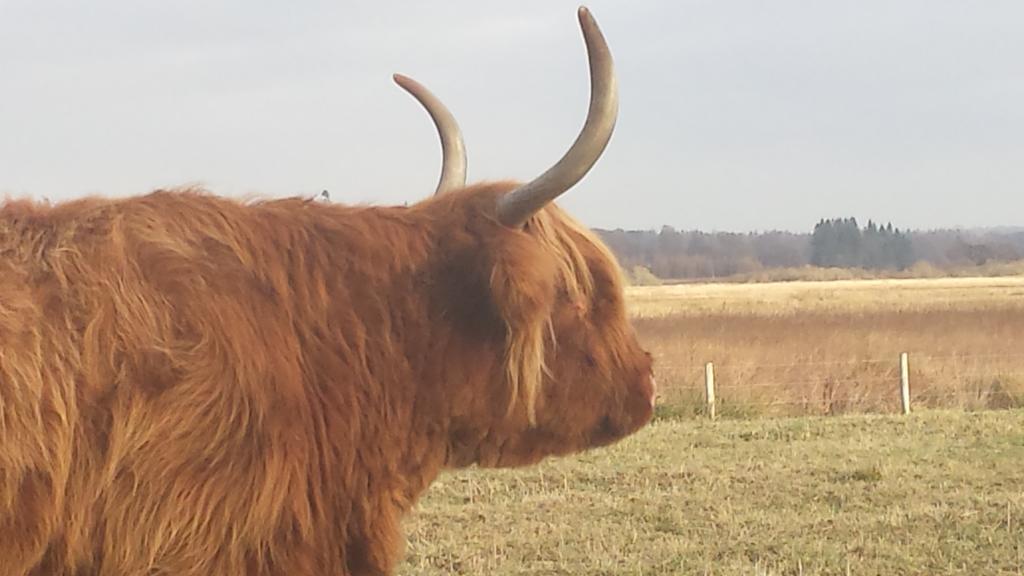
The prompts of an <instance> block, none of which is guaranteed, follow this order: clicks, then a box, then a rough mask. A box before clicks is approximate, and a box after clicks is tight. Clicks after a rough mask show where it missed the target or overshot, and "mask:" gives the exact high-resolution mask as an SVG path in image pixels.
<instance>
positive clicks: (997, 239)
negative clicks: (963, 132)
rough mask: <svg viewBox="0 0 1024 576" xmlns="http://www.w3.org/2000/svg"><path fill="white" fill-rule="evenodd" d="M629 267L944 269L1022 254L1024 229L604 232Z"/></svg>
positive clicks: (679, 271)
mask: <svg viewBox="0 0 1024 576" xmlns="http://www.w3.org/2000/svg"><path fill="white" fill-rule="evenodd" d="M598 233H599V234H600V235H601V237H602V238H603V240H604V241H605V242H606V243H607V244H608V246H609V247H610V248H611V249H612V251H613V252H615V254H616V256H617V257H618V259H619V261H620V263H621V264H622V265H623V267H624V268H625V269H626V270H627V271H633V270H634V269H643V270H644V271H648V272H649V273H651V274H653V275H654V276H656V277H658V278H662V279H698V278H726V277H729V276H736V275H743V274H751V273H756V272H761V271H764V270H771V269H776V268H799V267H806V266H816V267H819V268H852V269H863V270H872V271H883V270H889V271H905V270H907V269H908V268H911V267H913V266H919V265H922V264H927V265H928V266H931V267H934V268H938V269H940V270H949V269H962V268H965V267H971V266H982V265H985V264H990V263H996V262H1013V261H1019V260H1024V229H985V230H928V231H916V230H915V231H910V230H900V229H899V228H897V227H894V226H893V225H892V224H891V223H889V222H887V223H885V224H884V225H882V224H879V223H876V222H874V221H868V223H867V224H866V225H865V226H863V227H862V226H860V225H859V224H858V222H857V220H856V219H855V218H836V219H822V220H821V221H819V222H818V223H817V224H816V225H815V226H814V228H813V230H812V231H811V232H810V233H793V232H779V231H771V232H757V233H732V232H702V231H696V230H694V231H682V230H676V229H674V228H672V227H671V226H663V227H662V228H661V230H657V231H655V230H621V229H617V230H598Z"/></svg>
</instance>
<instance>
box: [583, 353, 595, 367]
mask: <svg viewBox="0 0 1024 576" xmlns="http://www.w3.org/2000/svg"><path fill="white" fill-rule="evenodd" d="M583 362H585V363H586V364H587V366H590V367H591V368H593V367H594V366H597V360H595V359H594V356H593V355H592V354H584V355H583Z"/></svg>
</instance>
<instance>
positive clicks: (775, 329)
mask: <svg viewBox="0 0 1024 576" xmlns="http://www.w3.org/2000/svg"><path fill="white" fill-rule="evenodd" d="M628 298H629V302H630V307H631V312H632V314H633V315H634V317H635V324H636V326H637V329H638V331H639V333H640V336H641V339H642V340H643V341H644V344H645V345H646V346H647V347H648V348H649V349H650V350H651V351H652V352H653V353H654V355H655V357H656V358H657V362H658V364H657V373H658V382H659V385H660V386H661V390H662V395H661V396H662V408H661V409H662V411H663V412H668V413H671V412H684V413H685V412H697V411H700V410H701V409H702V404H703V401H702V399H703V395H704V384H703V382H704V380H703V378H704V365H705V364H706V363H707V362H713V363H714V364H715V372H716V383H717V389H718V400H719V411H720V413H724V414H725V415H729V414H737V415H748V414H765V413H767V414H835V413H839V412H850V411H870V412H876V411H881V412H887V411H894V410H896V409H898V408H899V396H898V384H899V354H900V353H901V352H908V353H909V354H910V364H911V393H912V398H913V404H914V405H916V406H924V407H964V408H1005V407H1013V406H1020V405H1024V277H1007V278H950V279H927V280H853V281H835V282H788V283H774V284H694V285H677V286H659V287H633V288H630V289H629V291H628Z"/></svg>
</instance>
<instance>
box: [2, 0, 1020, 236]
mask: <svg viewBox="0 0 1024 576" xmlns="http://www.w3.org/2000/svg"><path fill="white" fill-rule="evenodd" d="M589 6H590V8H591V9H592V11H593V13H594V15H595V17H596V18H597V20H598V22H599V24H600V25H601V27H602V29H603V30H604V33H605V36H606V38H607V40H608V42H609V44H610V46H611V49H612V53H613V54H614V56H615V59H616V66H617V72H618V77H619V87H620V97H621V103H620V115H619V122H618V126H617V128H616V132H615V135H614V136H613V138H612V141H611V144H610V145H609V147H608V149H607V151H606V153H605V155H604V157H603V158H602V159H601V161H600V162H599V163H598V165H597V166H596V168H595V169H594V170H593V171H592V172H591V173H590V175H588V176H587V178H586V179H585V180H584V181H583V182H582V183H581V184H580V185H578V186H577V187H576V188H574V189H573V190H572V191H570V192H569V193H568V194H567V195H566V196H565V197H563V199H562V200H561V203H562V204H563V206H565V207H566V208H568V209H569V210H570V211H571V212H572V213H574V214H575V215H576V216H577V217H579V218H580V219H581V220H583V221H584V222H585V223H586V224H588V225H590V226H599V227H605V228H616V227H622V228H657V227H660V226H661V225H662V224H668V225H672V226H675V227H677V228H684V229H692V228H700V229H704V230H732V231H748V230H765V229H788V230H794V231H806V230H809V229H810V228H811V227H812V225H813V223H814V222H815V221H817V220H818V219H820V218H822V217H838V216H850V215H852V216H856V217H857V218H858V219H860V220H862V221H866V220H867V219H868V218H874V219H878V220H890V219H891V220H892V221H893V223H894V224H895V225H899V226H902V227H912V228H931V227H947V226H957V225H961V226H993V225H1021V224H1024V2H1020V1H1019V0H1005V1H996V0H986V1H985V2H966V1H963V0H957V1H953V0H918V1H902V0H884V1H882V0H860V1H857V2H822V1H821V0H805V1H793V0H774V1H772V2H765V1H764V0H742V1H729V0H665V1H662V0H650V1H624V0H619V1H611V0H595V1H593V2H591V3H590V4H589ZM576 7H577V3H575V2H568V1H563V0H556V1H553V0H526V1H523V0H519V1H516V2H483V1H479V0H476V1H469V0H458V1H445V2H430V3H427V2H405V1H402V2H399V1H397V0H386V1H381V0H376V1H374V2H362V3H355V2H337V1H319V0H314V1H303V2H288V3H285V2H274V3H271V2H253V1H252V0H249V1H246V2H243V1H241V0H235V1H219V2H218V1H211V0H175V1H173V2H171V1H166V0H165V1H156V0H113V1H111V0H99V1H94V2H80V1H78V0H74V1H70V0H48V1H45V2H43V1H38V0H0V194H2V193H6V194H10V195H14V196H21V195H32V196H36V197H42V196H47V197H49V198H51V199H61V198H71V197H76V196H81V195H84V194H97V193H98V194H106V195H117V196H120V195H128V194H139V193H144V192H147V191H149V190H151V189H153V188H157V187H165V186H175V185H181V184H189V183H200V184H203V185H205V186H206V187H208V188H209V189H211V190H213V191H215V192H217V193H221V194H227V195H242V194H252V193H256V194H263V195H271V196H281V195H291V194H313V193H315V192H317V191H319V190H321V189H328V190H329V191H330V192H331V196H332V199H333V200H335V201H340V202H347V203H355V202H360V203H374V204H396V203H397V204H401V203H403V202H409V203H412V202H415V201H416V200H418V199H420V198H422V197H424V196H425V195H428V194H429V193H430V192H431V191H432V190H433V187H434V185H435V183H436V181H437V176H438V170H439V167H440V150H439V146H438V142H437V139H436V135H435V133H434V131H433V128H432V125H431V124H430V122H429V119H428V117H427V116H426V115H425V114H424V112H423V111H422V110H421V109H420V108H419V107H418V106H417V105H416V104H415V102H414V101H413V100H412V99H411V97H409V96H408V95H407V94H406V93H404V92H403V91H402V90H401V89H399V88H398V87H397V86H395V85H394V84H393V83H392V81H391V74H392V73H394V72H401V73H404V74H408V75H410V76H412V77H414V78H416V79H418V80H420V81H421V82H423V83H424V84H425V85H427V86H428V87H429V88H431V89H432V90H433V91H434V92H436V93H437V94H438V95H439V96H440V97H441V98H442V99H443V100H444V101H445V102H446V103H447V105H448V106H449V107H450V108H451V109H452V110H453V112H454V113H455V115H456V117H457V118H458V119H459V122H460V124H461V125H462V130H463V133H464V135H465V138H466V144H467V148H468V152H469V177H470V180H471V181H476V180H483V179H505V178H515V179H524V180H525V179H529V178H532V177H533V176H535V175H537V174H538V173H540V172H542V171H543V170H545V169H546V168H547V167H548V165H550V164H551V163H553V162H554V161H555V160H557V159H558V157H559V156H560V155H561V154H562V152H563V151H564V150H565V149H566V148H567V147H568V146H569V144H571V142H572V140H573V139H574V138H575V137H576V133H577V131H578V129H579V127H580V125H581V124H582V121H583V118H584V115H585V112H586V105H587V96H588V90H589V86H588V80H587V69H586V63H585V52H584V47H583V43H582V39H581V36H580V32H579V28H578V25H577V22H576V12H575V10H576Z"/></svg>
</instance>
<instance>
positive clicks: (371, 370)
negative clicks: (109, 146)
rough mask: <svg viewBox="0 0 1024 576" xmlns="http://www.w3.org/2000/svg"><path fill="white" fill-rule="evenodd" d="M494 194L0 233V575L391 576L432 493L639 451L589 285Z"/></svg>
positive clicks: (620, 366)
mask: <svg viewBox="0 0 1024 576" xmlns="http://www.w3.org/2000/svg"><path fill="white" fill-rule="evenodd" d="M512 187H513V184H511V183H498V184H484V185H478V186H474V187H470V188H467V189H464V190H461V191H458V192H455V193H452V194H447V195H442V196H438V197H434V198H431V199H429V200H426V201H424V202H421V203H419V204H417V205H415V206H412V207H408V208H404V207H398V208H374V207H343V206H338V205H331V204H325V203H320V202H310V201H304V200H300V199H289V200H275V201H262V202H250V203H243V202H239V201H234V200H229V199H223V198H217V197H214V196H211V195H208V194H206V193H204V192H202V191H197V190H179V191H159V192H155V193H152V194H149V195H147V196H143V197H137V198H130V199H120V200H104V199H86V200H80V201H73V202H67V203H64V204H59V205H56V206H49V205H41V204H36V203H32V202H28V201H8V202H7V203H6V204H4V205H2V206H0V574H3V575H5V576H6V575H15V576H23V575H69V576H70V575H79V576H84V575H93V574H95V575H165V574H166V575H182V576H185V575H203V576H205V575H211V574H217V575H246V576H260V575H267V576H269V575H289V576H300V575H313V574H353V575H355V574H389V573H390V572H391V571H392V569H393V567H394V565H395V562H396V560H397V559H398V557H399V555H400V552H401V532H400V521H401V517H402V515H403V513H404V512H406V511H407V510H408V509H409V508H410V507H411V506H412V505H413V504H414V503H415V501H416V499H417V497H418V496H419V495H420V494H421V493H422V492H423V491H424V490H425V489H426V488H427V486H428V485H429V484H430V483H431V481H432V480H433V479H434V478H435V477H436V476H437V475H438V473H439V472H440V471H441V470H443V469H444V468H446V467H459V466H467V465H470V464H474V463H475V464H480V465H483V466H520V465H526V464H530V463H534V462H537V461H538V460H540V459H542V458H544V457H546V456H550V455H560V454H567V453H571V452H575V451H579V450H583V449H587V448H591V447H594V446H600V445H605V444H608V443H610V442H613V441H615V440H617V439H620V438H622V437H624V436H626V435H628V434H630V433H632V432H634V431H636V430H637V429H639V428H640V427H641V426H643V425H644V424H645V423H646V422H647V421H648V420H649V418H650V416H651V410H652V408H651V398H652V396H653V380H652V378H651V363H650V359H649V356H648V355H647V354H646V353H645V352H643V351H642V350H641V349H640V347H639V345H638V344H637V341H636V338H635V337H634V334H633V331H632V328H631V327H630V325H629V323H628V321H627V318H626V314H625V310H624V303H623V297H622V288H621V281H620V280H619V276H618V268H617V265H616V263H615V261H614V259H613V258H612V257H611V255H610V254H609V253H608V251H607V250H606V249H605V248H604V247H603V246H602V245H601V244H600V242H598V241H597V240H596V239H595V238H594V237H593V236H592V235H590V234H589V233H587V232H586V231H584V230H583V229H582V228H581V227H579V226H578V225H576V224H574V223H573V222H572V221H571V220H570V219H569V218H568V217H567V216H566V215H565V214H563V213H562V212H561V211H560V210H559V209H558V208H557V207H555V206H549V207H548V208H546V209H545V210H544V211H542V212H541V213H539V214H537V215H536V216H535V217H534V218H533V219H532V220H531V221H530V222H529V223H528V224H527V226H526V228H525V229H523V230H513V229H509V228H506V227H504V226H502V225H501V224H499V223H498V222H497V221H496V220H495V218H494V205H495V200H496V198H497V197H498V196H499V195H501V194H504V193H506V192H507V191H508V190H510V189H511V188H512Z"/></svg>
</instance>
